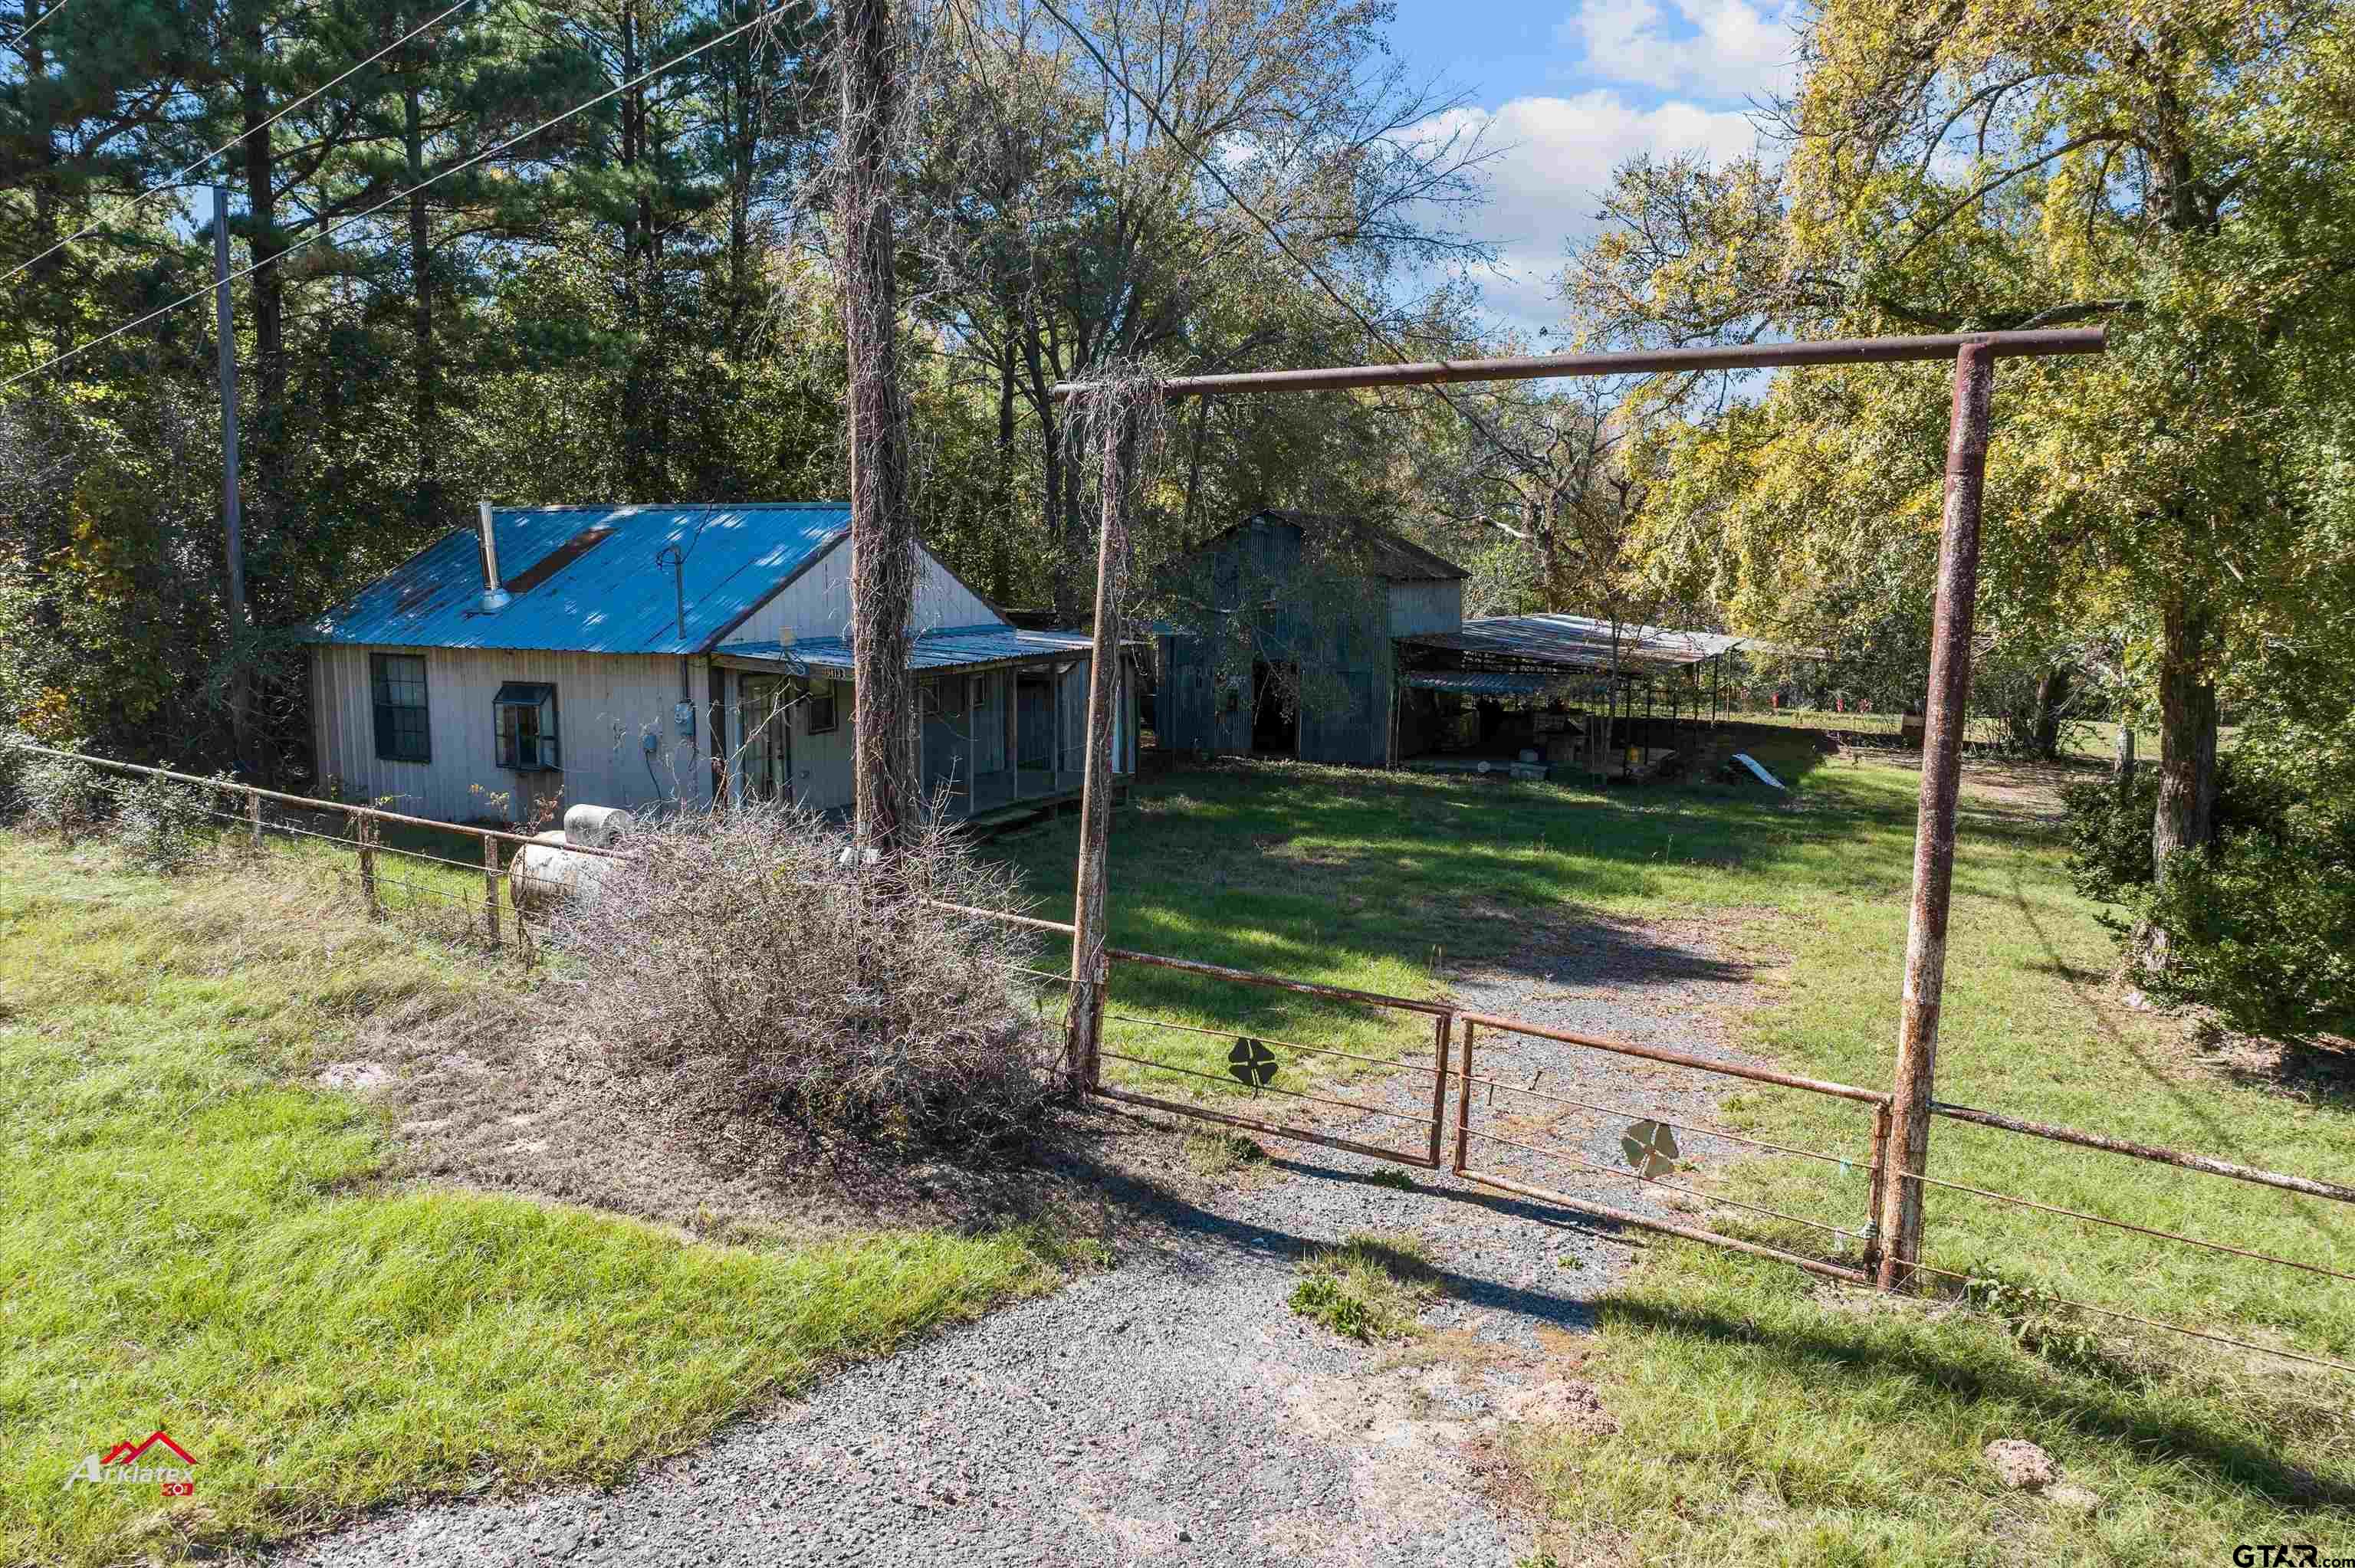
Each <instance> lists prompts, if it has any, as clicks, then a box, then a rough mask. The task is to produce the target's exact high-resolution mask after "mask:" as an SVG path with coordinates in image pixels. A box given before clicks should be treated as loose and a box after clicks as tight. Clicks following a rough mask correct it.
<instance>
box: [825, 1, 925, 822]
mask: <svg viewBox="0 0 2355 1568" xmlns="http://www.w3.org/2000/svg"><path fill="white" fill-rule="evenodd" d="M835 18H836V26H837V29H838V31H837V51H836V53H837V61H838V63H837V69H838V71H839V73H840V77H841V85H842V134H841V137H840V140H839V143H838V145H839V148H840V151H839V153H838V154H837V155H838V157H839V159H840V164H839V166H838V169H837V173H838V175H839V176H840V177H839V182H838V185H837V196H836V201H837V207H836V212H837V217H838V218H839V220H840V223H841V228H842V261H843V269H842V282H843V324H844V328H845V335H846V336H847V339H848V344H849V350H848V353H849V377H850V385H849V410H850V656H851V661H852V681H853V691H852V710H851V711H852V715H853V720H852V722H853V735H852V747H853V752H852V766H853V768H854V770H855V773H854V778H855V783H856V789H857V807H856V810H857V832H858V843H859V846H860V847H861V848H862V849H864V850H869V851H881V850H888V849H889V848H890V846H891V845H892V843H893V842H895V841H896V840H897V839H898V838H899V836H900V824H901V823H902V822H903V821H905V820H906V819H907V818H908V816H909V814H910V813H911V811H912V810H914V809H915V806H916V799H915V797H916V782H915V768H914V764H913V752H914V745H913V737H914V734H915V724H914V717H915V715H914V711H913V709H914V704H913V703H912V701H911V697H912V695H913V692H912V688H911V683H910V682H909V679H908V652H909V646H908V641H909V640H908V620H909V612H910V608H911V601H912V599H913V597H914V593H915V554H916V552H915V543H916V540H915V528H914V524H913V520H912V519H911V517H910V516H909V513H908V401H907V397H906V394H905V392H904V390H903V388H902V387H900V364H899V341H898V337H897V332H898V326H899V323H898V315H899V297H898V284H897V281H896V278H895V275H894V272H893V270H892V265H893V260H894V258H893V245H892V209H891V193H890V180H891V169H890V132H891V126H892V122H893V120H894V119H895V117H896V112H897V108H898V102H899V84H898V82H897V81H896V80H895V79H894V77H893V72H894V71H895V69H897V61H896V60H895V58H894V54H895V51H894V50H893V48H892V46H891V18H890V6H889V5H888V4H887V0H841V4H839V5H837V7H836V9H835Z"/></svg>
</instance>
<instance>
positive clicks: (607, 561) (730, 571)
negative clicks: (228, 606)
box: [308, 502, 850, 653]
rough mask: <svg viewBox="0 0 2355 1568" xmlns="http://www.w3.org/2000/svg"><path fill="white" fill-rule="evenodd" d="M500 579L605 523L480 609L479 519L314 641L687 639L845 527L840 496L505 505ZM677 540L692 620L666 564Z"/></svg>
mask: <svg viewBox="0 0 2355 1568" xmlns="http://www.w3.org/2000/svg"><path fill="white" fill-rule="evenodd" d="M491 524H492V529H493V536H494V537H495V538H496V539H497V541H498V546H499V576H500V577H502V578H503V579H505V580H506V582H508V583H509V584H513V583H515V582H517V581H518V580H519V579H521V578H523V577H526V576H527V574H528V573H529V572H530V571H531V569H532V567H535V566H537V565H538V564H539V563H540V562H541V561H542V560H544V559H546V558H547V557H548V556H549V555H550V554H552V553H553V552H555V551H556V550H558V549H560V548H561V547H562V546H564V545H565V544H566V542H567V541H569V540H571V539H573V538H574V537H576V536H577V535H580V534H581V533H582V532H583V531H584V530H586V529H590V528H597V527H604V528H611V529H612V530H613V534H612V535H611V536H609V537H608V538H606V539H605V540H604V541H603V542H602V543H601V544H598V545H595V546H591V547H590V548H588V549H586V550H584V551H582V552H581V554H580V555H579V556H577V557H575V558H574V559H572V560H570V561H567V562H565V563H564V564H563V565H562V566H560V567H558V568H557V569H556V570H555V571H554V572H552V573H550V574H549V577H547V578H546V580H544V581H541V582H538V583H535V584H533V585H532V586H531V587H530V588H527V589H526V590H525V591H523V592H521V593H517V594H516V596H515V598H514V599H512V600H511V601H510V602H509V603H508V604H507V605H506V608H505V609H498V610H485V609H483V554H482V546H481V544H480V543H479V541H478V540H477V538H476V536H475V530H474V529H472V528H463V529H459V530H456V531H454V532H453V533H451V534H450V535H447V536H446V537H444V538H442V539H440V540H438V541H436V542H435V543H434V544H432V545H429V546H426V547H425V548H424V549H423V550H421V551H419V552H418V553H417V554H416V555H415V556H411V557H410V559H409V560H408V561H407V562H406V563H404V564H403V565H402V566H401V567H400V568H399V569H398V570H396V571H394V572H393V573H391V574H390V575H389V576H388V577H381V578H379V579H378V580H377V581H376V582H374V583H371V584H369V585H368V587H367V588H362V589H361V590H360V591H359V592H358V593H357V594H355V595H354V596H353V597H352V598H350V599H347V600H346V601H345V602H344V603H342V604H339V605H337V606H336V608H335V609H331V610H329V611H328V612H327V613H326V614H325V615H324V616H322V617H321V618H320V619H319V620H318V622H317V624H316V625H314V627H313V628H312V629H311V630H310V635H309V639H308V640H309V641H314V642H358V643H370V644H378V645H383V644H391V645H398V646H401V647H410V648H538V649H547V650H550V651H555V652H581V653H694V652H703V651H704V650H705V649H706V648H708V647H709V645H710V644H711V643H712V642H713V641H715V640H716V639H718V638H719V637H720V636H723V635H725V634H726V633H727V631H729V630H730V629H731V628H733V627H734V626H735V625H736V624H737V623H738V622H739V621H741V620H742V619H743V618H744V616H745V615H746V614H748V613H749V612H750V611H751V610H752V609H754V608H755V607H757V606H758V605H759V604H760V603H761V601H762V599H766V598H767V597H768V596H769V595H770V594H772V593H773V592H774V591H775V590H776V588H778V587H779V585H781V584H783V582H785V581H786V580H787V579H788V578H790V577H793V576H794V574H795V573H796V572H798V571H800V570H801V569H802V568H803V567H806V566H808V565H809V564H810V563H811V562H812V561H815V559H817V557H818V556H820V555H822V554H824V553H825V551H826V547H827V546H830V545H831V544H833V543H834V541H835V540H837V538H840V537H841V536H842V535H845V534H847V532H848V531H849V528H850V508H849V507H848V506H847V504H845V503H840V502H784V503H751V504H746V505H741V506H501V507H495V508H494V509H493V510H492V513H491ZM670 545H676V546H678V548H679V549H680V550H682V551H684V552H685V553H686V556H687V565H686V568H685V573H684V577H685V588H686V596H687V631H686V635H685V636H684V637H682V636H681V635H680V634H679V618H678V601H677V597H676V593H675V590H674V588H673V581H674V579H673V576H672V568H671V567H670V565H669V564H668V563H667V562H657V561H656V560H655V556H658V555H660V554H661V553H662V550H663V548H664V547H665V546H670Z"/></svg>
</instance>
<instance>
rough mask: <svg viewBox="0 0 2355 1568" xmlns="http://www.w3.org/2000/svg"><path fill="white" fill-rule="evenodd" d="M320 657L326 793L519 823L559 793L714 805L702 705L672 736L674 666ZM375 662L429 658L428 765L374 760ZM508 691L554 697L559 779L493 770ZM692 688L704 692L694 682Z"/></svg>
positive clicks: (634, 660)
mask: <svg viewBox="0 0 2355 1568" xmlns="http://www.w3.org/2000/svg"><path fill="white" fill-rule="evenodd" d="M318 652H319V674H318V685H317V693H318V705H317V710H316V711H317V715H318V718H317V729H318V737H319V767H320V770H321V774H322V778H321V783H322V785H325V783H326V782H327V781H328V780H329V779H334V780H335V781H336V783H337V784H338V785H339V786H340V788H341V789H342V791H343V798H344V799H346V800H388V803H389V806H390V808H391V809H392V810H399V811H408V812H412V813H414V814H416V815H418V816H423V817H435V818H439V819H442V820H443V821H467V820H469V819H473V818H484V817H500V818H504V819H506V821H525V820H527V819H528V818H529V817H530V816H531V815H532V814H533V810H534V807H535V802H536V801H537V800H538V799H539V798H541V797H543V796H547V795H551V794H557V793H559V791H560V793H561V797H562V800H563V803H564V804H566V805H571V804H576V803H579V802H582V801H586V802H589V803H591V804H594V805H600V806H639V805H645V804H649V803H652V802H654V801H655V800H666V799H675V798H677V797H679V796H681V795H683V796H684V797H685V798H686V799H687V800H688V801H690V802H693V803H698V804H699V803H701V802H703V801H705V800H709V796H710V772H709V763H708V761H706V760H704V753H703V751H702V749H701V748H702V747H705V746H707V745H708V744H709V743H708V739H707V737H706V736H704V735H703V734H702V728H703V726H704V724H705V722H706V721H707V718H708V711H707V710H706V708H705V707H704V705H703V704H702V703H701V702H699V701H698V703H697V705H696V728H697V733H696V735H695V736H694V737H693V738H692V739H684V738H681V737H680V736H678V735H677V733H676V725H675V720H674V715H673V713H672V709H673V706H674V705H676V704H677V701H678V669H679V661H678V660H677V659H676V658H672V657H668V656H657V655H652V654H617V653H540V652H483V651H476V650H468V649H442V648H430V649H423V650H417V649H378V650H370V649H367V648H346V647H332V646H330V647H323V648H321V649H320V650H319V651H318ZM370 652H395V653H399V652H410V653H417V652H421V653H422V654H423V656H424V659H425V705H426V722H427V724H428V726H429V727H430V732H431V734H432V750H433V759H432V761H431V762H389V761H386V760H384V759H383V758H378V756H377V754H376V721H375V711H374V703H373V697H372V694H371V691H370V687H369V682H368V655H369V653H370ZM508 681H533V682H541V683H547V684H549V685H553V686H554V687H555V688H556V715H557V731H558V735H559V739H560V740H561V743H562V748H563V751H562V755H563V761H564V770H563V771H562V772H561V773H517V772H514V771H512V770H510V769H506V768H500V767H499V766H498V765H497V756H498V753H497V745H498V742H497V731H496V723H495V719H494V716H493V714H492V711H491V702H492V699H493V698H494V697H495V696H496V695H497V694H498V689H499V687H500V685H501V684H502V683H506V682H508ZM690 689H691V690H693V691H695V692H697V693H698V694H700V693H701V691H702V689H703V683H702V681H701V679H700V678H699V677H698V678H697V679H696V680H695V681H694V683H693V685H692V687H691V688H690ZM649 731H651V732H652V733H653V734H654V735H655V738H656V747H657V749H656V751H655V754H654V755H653V756H651V757H649V756H648V755H647V754H646V753H645V749H644V742H643V738H642V737H643V736H645V734H647V733H648V732H649ZM797 760H798V758H797ZM650 769H651V776H650V773H649V770H650ZM478 785H479V786H480V787H481V788H480V790H479V791H477V789H475V786H478ZM502 796H503V797H504V800H501V799H499V797H502Z"/></svg>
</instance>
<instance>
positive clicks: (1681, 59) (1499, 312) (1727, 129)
mask: <svg viewBox="0 0 2355 1568" xmlns="http://www.w3.org/2000/svg"><path fill="white" fill-rule="evenodd" d="M1795 15H1796V5H1790V4H1789V3H1788V0H1398V20H1397V22H1396V24H1395V25H1394V26H1392V28H1391V47H1392V48H1394V49H1395V50H1396V51H1397V52H1398V54H1399V55H1400V57H1401V58H1403V59H1404V60H1405V61H1406V62H1407V63H1408V65H1409V66H1410V67H1412V68H1413V69H1415V70H1416V71H1417V72H1418V73H1420V74H1423V75H1426V76H1439V77H1443V78H1444V79H1445V80H1446V81H1447V82H1448V84H1449V85H1451V86H1454V87H1455V88H1458V89H1461V90H1464V91H1465V92H1466V93H1468V94H1469V103H1468V104H1467V106H1466V108H1465V109H1464V110H1463V111H1459V114H1458V119H1459V120H1460V121H1462V122H1468V123H1469V124H1470V125H1472V126H1475V127H1476V128H1478V129H1479V130H1480V131H1481V132H1483V133H1484V135H1485V136H1486V137H1487V140H1488V142H1489V143H1490V144H1491V145H1493V146H1497V147H1499V148H1502V149H1504V151H1503V152H1502V154H1501V155H1500V156H1498V157H1497V159H1496V160H1495V161H1494V162H1493V163H1492V164H1490V166H1489V169H1488V171H1487V184H1488V189H1489V202H1488V206H1487V209H1486V210H1485V211H1484V212H1483V213H1482V214H1481V215H1479V217H1477V218H1476V219H1475V221H1474V224H1473V228H1474V229H1475V231H1476V233H1478V234H1479V235H1480V237H1481V238H1485V239H1487V240H1489V241H1491V242H1492V243H1494V244H1495V245H1496V246H1497V249H1499V251H1500V252H1501V253H1502V255H1503V260H1504V267H1503V272H1504V275H1503V276H1501V277H1489V278H1484V279H1483V281H1482V291H1483V294H1484V296H1485V299H1486V302H1487V306H1488V308H1489V309H1490V311H1491V312H1492V313H1494V314H1495V315H1496V316H1497V318H1498V320H1499V321H1500V322H1503V323H1508V324H1511V325H1514V326H1518V327H1521V328H1523V329H1525V330H1534V329H1535V328H1536V327H1538V326H1540V325H1543V324H1546V323H1550V322H1551V321H1552V320H1554V319H1555V315H1556V311H1555V307H1554V305H1553V303H1552V287H1551V281H1550V280H1551V276H1552V275H1553V274H1554V273H1557V272H1559V271H1560V270H1561V256H1562V248H1563V245H1564V243H1565V242H1566V241H1567V240H1569V239H1571V238H1574V237H1576V238H1582V237H1584V236H1586V235H1589V234H1592V233H1593V228H1594V225H1593V212H1594V208H1595V205H1596V196H1597V193H1598V192H1599V191H1600V190H1601V189H1602V188H1603V187H1604V186H1605V185H1608V184H1609V183H1610V178H1611V171H1612V170H1613V169H1614V168H1615V167H1616V166H1617V165H1618V164H1621V163H1622V162H1624V161H1625V160H1626V159H1627V158H1629V157H1631V156H1633V155H1634V154H1636V153H1639V152H1646V151H1648V152H1653V153H1659V154H1667V153H1676V152H1685V151H1691V150H1696V149H1698V150H1701V151H1705V152H1708V153H1710V154H1713V155H1715V156H1718V157H1728V156H1732V155H1734V154H1740V153H1743V152H1746V151H1748V150H1749V149H1750V148H1751V146H1752V145H1753V142H1754V140H1755V132H1753V129H1752V127H1751V125H1750V123H1749V122H1748V120H1747V119H1746V118H1745V115H1744V111H1745V109H1746V108H1747V106H1748V104H1749V102H1750V101H1752V100H1754V99H1759V98H1763V97H1765V96H1767V95H1769V94H1772V93H1774V92H1778V91H1781V90H1785V89H1786V88H1787V87H1788V86H1789V84H1790V81H1791V79H1792V58H1793V55H1794V52H1795V45H1794V42H1793V38H1792V34H1791V18H1792V17H1793V16H1795Z"/></svg>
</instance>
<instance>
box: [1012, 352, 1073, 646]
mask: <svg viewBox="0 0 2355 1568" xmlns="http://www.w3.org/2000/svg"><path fill="white" fill-rule="evenodd" d="M1022 365H1023V375H1024V376H1025V378H1026V379H1027V380H1028V387H1026V388H1025V389H1024V390H1025V394H1026V396H1028V398H1029V400H1030V407H1031V409H1032V411H1033V412H1035V413H1036V414H1037V415H1038V416H1039V461H1040V463H1041V466H1042V467H1043V469H1044V471H1045V472H1044V474H1043V476H1042V477H1043V484H1042V486H1041V494H1040V497H1039V504H1040V506H1041V507H1042V508H1043V511H1044V516H1043V517H1042V519H1041V521H1042V522H1043V524H1045V532H1046V535H1047V560H1048V563H1049V566H1048V571H1049V574H1050V575H1049V577H1048V598H1049V599H1050V601H1051V602H1052V603H1053V605H1054V609H1055V613H1056V614H1057V615H1058V616H1066V617H1067V616H1071V615H1073V614H1076V613H1077V610H1076V608H1075V604H1074V599H1073V588H1072V586H1071V585H1072V577H1071V556H1069V555H1068V554H1067V553H1066V552H1065V550H1064V537H1063V471H1064V469H1065V468H1066V467H1068V466H1069V465H1068V464H1066V463H1065V462H1064V461H1063V432H1062V429H1061V427H1060V425H1059V424H1057V422H1056V418H1055V400H1054V398H1052V397H1050V396H1048V390H1047V389H1048V386H1049V384H1050V379H1051V378H1050V376H1048V375H1047V371H1046V366H1045V363H1044V362H1043V360H1042V358H1041V355H1040V353H1039V326H1038V323H1036V322H1031V323H1027V324H1026V325H1025V326H1024V328H1023V334H1022Z"/></svg>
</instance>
